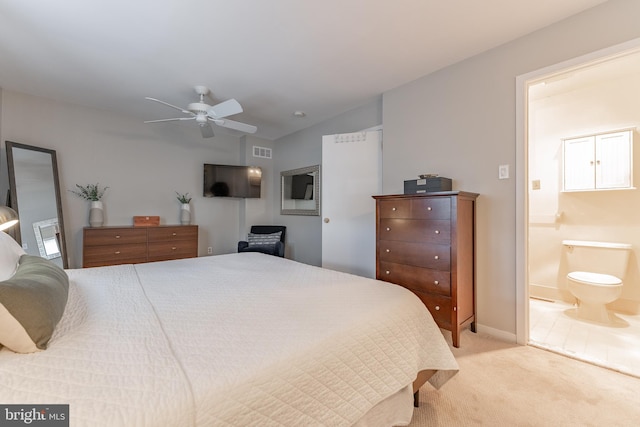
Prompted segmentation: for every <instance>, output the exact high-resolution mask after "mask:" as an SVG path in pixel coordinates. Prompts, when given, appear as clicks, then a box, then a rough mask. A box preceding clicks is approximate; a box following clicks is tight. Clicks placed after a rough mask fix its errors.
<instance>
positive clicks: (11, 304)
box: [0, 255, 69, 353]
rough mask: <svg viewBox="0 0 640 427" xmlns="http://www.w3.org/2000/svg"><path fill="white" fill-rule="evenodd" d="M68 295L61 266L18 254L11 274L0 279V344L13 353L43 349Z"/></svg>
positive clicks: (65, 278)
mask: <svg viewBox="0 0 640 427" xmlns="http://www.w3.org/2000/svg"><path fill="white" fill-rule="evenodd" d="M68 295H69V277H68V276H67V273H65V271H64V270H63V269H62V268H60V267H58V266H57V265H56V264H54V263H53V262H51V261H48V260H46V259H44V258H40V257H37V256H33V255H22V256H21V257H20V260H19V263H18V269H17V270H16V273H15V274H14V275H13V277H11V278H9V279H7V280H5V281H3V282H0V344H3V345H4V346H5V347H7V348H9V349H11V350H13V351H15V352H17V353H32V352H34V351H38V350H44V349H45V348H47V344H48V343H49V340H50V339H51V335H52V334H53V331H54V329H55V327H56V325H57V324H58V322H59V321H60V319H61V318H62V314H63V313H64V308H65V306H66V304H67V297H68Z"/></svg>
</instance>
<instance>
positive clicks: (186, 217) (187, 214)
mask: <svg viewBox="0 0 640 427" xmlns="http://www.w3.org/2000/svg"><path fill="white" fill-rule="evenodd" d="M180 224H182V225H189V224H191V207H190V206H189V203H183V204H182V205H180Z"/></svg>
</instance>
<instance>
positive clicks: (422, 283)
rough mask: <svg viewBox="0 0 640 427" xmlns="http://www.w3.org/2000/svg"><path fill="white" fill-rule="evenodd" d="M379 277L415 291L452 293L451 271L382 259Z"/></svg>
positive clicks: (447, 294)
mask: <svg viewBox="0 0 640 427" xmlns="http://www.w3.org/2000/svg"><path fill="white" fill-rule="evenodd" d="M377 278H378V279H380V280H384V281H386V282H391V283H396V284H398V285H402V286H404V287H405V288H408V289H411V290H415V291H424V292H431V293H435V294H440V295H446V296H450V295H451V273H449V271H442V270H432V269H430V268H422V267H415V266H412V265H403V264H396V263H393V262H382V261H381V262H380V267H379V270H378V277H377Z"/></svg>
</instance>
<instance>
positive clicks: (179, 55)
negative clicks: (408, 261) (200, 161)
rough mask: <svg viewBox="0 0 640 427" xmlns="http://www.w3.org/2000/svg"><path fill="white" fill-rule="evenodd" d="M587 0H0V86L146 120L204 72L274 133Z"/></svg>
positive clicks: (184, 94) (220, 94)
mask: <svg viewBox="0 0 640 427" xmlns="http://www.w3.org/2000/svg"><path fill="white" fill-rule="evenodd" d="M600 3H604V0H560V1H559V0H482V1H478V0H397V1H390V0H315V1H314V0H57V1H41V0H20V1H16V0H0V87H2V88H4V89H8V90H14V91H19V92H25V93H30V94H34V95H38V96H42V97H45V98H52V99H56V100H61V101H66V102H71V103H75V104H80V105H86V106H91V107H96V108H99V109H104V110H110V111H114V112H119V113H122V114H127V115H133V116H135V117H139V118H140V119H141V120H151V119H160V118H167V117H176V115H175V114H174V113H178V116H180V113H179V112H176V111H175V110H172V109H170V108H168V107H164V106H162V105H160V104H156V103H152V102H150V101H146V100H145V99H144V97H145V96H149V97H154V98H158V99H161V100H164V101H166V102H169V103H171V104H174V105H178V106H181V107H186V105H187V104H189V103H191V102H195V101H196V100H197V96H196V94H195V92H194V91H193V86H195V85H204V86H208V87H209V88H211V90H212V92H213V93H212V96H211V98H210V99H208V100H207V101H208V103H210V104H214V103H216V102H220V101H223V100H226V99H229V98H235V99H237V100H238V101H239V102H240V103H241V104H242V106H243V107H244V112H243V113H241V114H238V115H236V116H233V117H232V118H233V119H234V120H237V121H242V122H246V123H250V124H253V125H256V126H258V132H257V134H256V135H257V136H259V137H262V138H266V139H277V138H280V137H282V136H284V135H287V134H289V133H292V132H295V131H297V130H300V129H302V128H305V127H307V126H310V125H313V124H315V123H319V122H321V121H323V120H326V119H328V118H330V117H333V116H335V115H337V114H340V113H342V112H345V111H347V110H350V109H352V108H354V107H357V106H359V105H362V104H364V103H366V102H368V101H370V100H371V99H372V98H373V97H375V96H377V95H379V94H381V93H383V92H385V91H387V90H389V89H392V88H395V87H397V86H400V85H402V84H404V83H407V82H409V81H412V80H415V79H417V78H419V77H421V76H424V75H426V74H429V73H430V72H433V71H435V70H438V69H440V68H443V67H445V66H447V65H450V64H453V63H455V62H458V61H460V60H462V59H464V58H467V57H470V56H473V55H475V54H478V53H480V52H483V51H485V50H488V49H491V48H493V47H495V46H498V45H500V44H503V43H505V42H508V41H510V40H513V39H515V38H518V37H520V36H522V35H525V34H527V33H530V32H532V31H535V30H537V29H540V28H542V27H545V26H547V25H550V24H552V23H554V22H557V21H560V20H562V19H564V18H566V17H568V16H570V15H573V14H576V13H578V12H580V11H582V10H585V9H588V8H590V7H593V6H595V5H598V4H600ZM296 110H301V111H304V112H305V113H306V114H307V116H306V117H304V118H302V119H299V118H295V117H293V114H292V113H293V112H294V111H296ZM172 124H173V123H169V124H166V123H165V124H153V125H151V124H150V125H149V126H170V125H172ZM216 129H219V128H216ZM194 132H196V133H199V131H198V129H197V127H196V126H194Z"/></svg>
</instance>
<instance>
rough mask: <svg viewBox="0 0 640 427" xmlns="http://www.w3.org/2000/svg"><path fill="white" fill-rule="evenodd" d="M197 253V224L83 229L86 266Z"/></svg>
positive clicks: (136, 261) (158, 259)
mask: <svg viewBox="0 0 640 427" xmlns="http://www.w3.org/2000/svg"><path fill="white" fill-rule="evenodd" d="M197 256H198V226H197V225H161V226H157V227H95V228H92V227H86V228H85V229H84V231H83V244H82V266H83V267H100V266H104V265H116V264H137V263H141V262H151V261H165V260H170V259H179V258H193V257H197Z"/></svg>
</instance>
